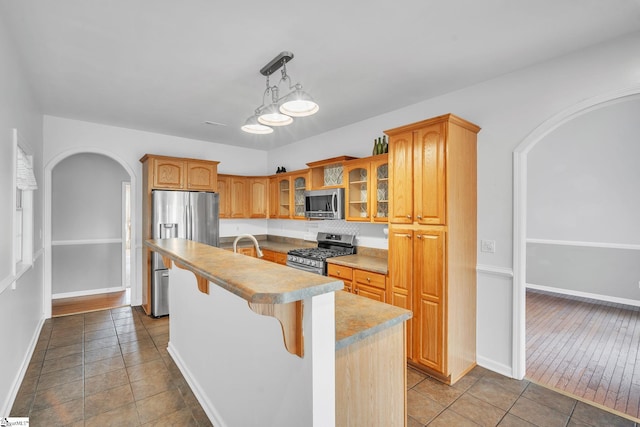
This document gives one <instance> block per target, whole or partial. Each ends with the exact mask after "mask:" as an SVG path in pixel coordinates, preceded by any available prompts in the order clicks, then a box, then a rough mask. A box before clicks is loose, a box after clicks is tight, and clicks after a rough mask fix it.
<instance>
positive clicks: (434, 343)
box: [385, 114, 480, 384]
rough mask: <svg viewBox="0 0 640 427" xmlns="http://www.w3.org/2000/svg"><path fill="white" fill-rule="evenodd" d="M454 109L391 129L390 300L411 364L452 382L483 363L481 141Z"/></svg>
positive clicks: (389, 133)
mask: <svg viewBox="0 0 640 427" xmlns="http://www.w3.org/2000/svg"><path fill="white" fill-rule="evenodd" d="M479 131H480V128H479V127H478V126H476V125H474V124H472V123H470V122H468V121H466V120H463V119H461V118H459V117H456V116H454V115H452V114H447V115H444V116H439V117H435V118H432V119H429V120H424V121H421V122H418V123H413V124H410V125H406V126H402V127H400V128H396V129H391V130H388V131H385V133H386V134H387V135H388V136H389V282H390V287H389V292H390V302H391V303H392V304H394V305H396V306H399V307H403V308H406V309H409V310H412V311H413V318H412V319H410V321H409V322H408V328H407V357H408V359H409V363H410V364H412V365H414V366H416V367H418V368H420V369H422V370H424V371H426V372H428V373H430V374H431V375H433V376H434V377H436V378H439V379H440V380H442V381H444V382H446V383H449V384H453V383H455V382H456V381H457V380H458V379H460V378H461V377H462V376H463V375H465V374H466V373H467V372H468V371H469V370H471V369H472V368H473V367H474V366H475V365H476V251H477V243H476V239H477V237H476V234H477V231H476V140H477V133H478V132H479Z"/></svg>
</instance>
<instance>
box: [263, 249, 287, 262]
mask: <svg viewBox="0 0 640 427" xmlns="http://www.w3.org/2000/svg"><path fill="white" fill-rule="evenodd" d="M262 259H263V260H265V261H271V262H275V263H276V264H281V265H287V254H285V253H282V252H276V251H272V250H271V249H262Z"/></svg>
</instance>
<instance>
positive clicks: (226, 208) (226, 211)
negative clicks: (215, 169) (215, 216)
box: [218, 175, 231, 218]
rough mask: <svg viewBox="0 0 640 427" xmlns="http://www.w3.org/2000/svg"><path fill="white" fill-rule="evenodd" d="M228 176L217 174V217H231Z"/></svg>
mask: <svg viewBox="0 0 640 427" xmlns="http://www.w3.org/2000/svg"><path fill="white" fill-rule="evenodd" d="M229 185H230V176H229V175H218V194H219V201H220V202H219V205H218V208H219V217H220V218H231V199H230V192H229V190H230V187H229Z"/></svg>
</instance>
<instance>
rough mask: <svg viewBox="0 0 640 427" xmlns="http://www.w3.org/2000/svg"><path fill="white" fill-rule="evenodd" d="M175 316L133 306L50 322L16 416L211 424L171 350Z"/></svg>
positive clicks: (88, 422)
mask: <svg viewBox="0 0 640 427" xmlns="http://www.w3.org/2000/svg"><path fill="white" fill-rule="evenodd" d="M168 340H169V318H167V317H165V318H161V319H153V318H150V317H148V316H146V315H145V314H144V313H143V312H142V310H141V309H140V308H139V307H137V308H131V307H124V308H117V309H113V310H103V311H96V312H93V313H86V314H76V315H72V316H66V317H56V318H53V319H49V320H47V321H46V322H45V325H44V326H43V328H42V332H41V334H40V338H39V341H38V344H37V346H36V349H35V351H34V354H33V357H32V359H31V363H30V364H29V368H28V369H27V373H26V374H25V378H24V380H23V382H22V385H21V387H20V390H19V392H18V396H17V397H16V400H15V402H14V405H13V408H12V409H11V416H16V417H26V416H28V417H29V421H30V425H32V426H35V427H38V426H67V425H69V426H100V427H102V426H107V425H120V426H136V425H149V426H162V425H180V426H210V425H211V423H210V422H209V420H208V418H207V416H206V414H205V412H204V410H203V409H202V407H201V406H200V405H199V403H198V401H197V400H196V398H195V396H194V395H193V393H192V391H191V389H190V388H189V386H188V384H187V382H186V381H185V380H184V378H183V377H182V374H181V373H180V371H179V369H178V367H177V366H176V365H175V363H174V362H173V360H172V359H171V356H169V354H168V353H167V350H166V348H167V342H168Z"/></svg>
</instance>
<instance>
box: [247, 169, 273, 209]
mask: <svg viewBox="0 0 640 427" xmlns="http://www.w3.org/2000/svg"><path fill="white" fill-rule="evenodd" d="M247 181H248V183H247V188H248V190H249V197H248V199H249V218H266V217H267V206H268V204H269V203H268V201H269V199H268V195H269V178H267V177H251V178H249V179H248V180H247Z"/></svg>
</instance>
